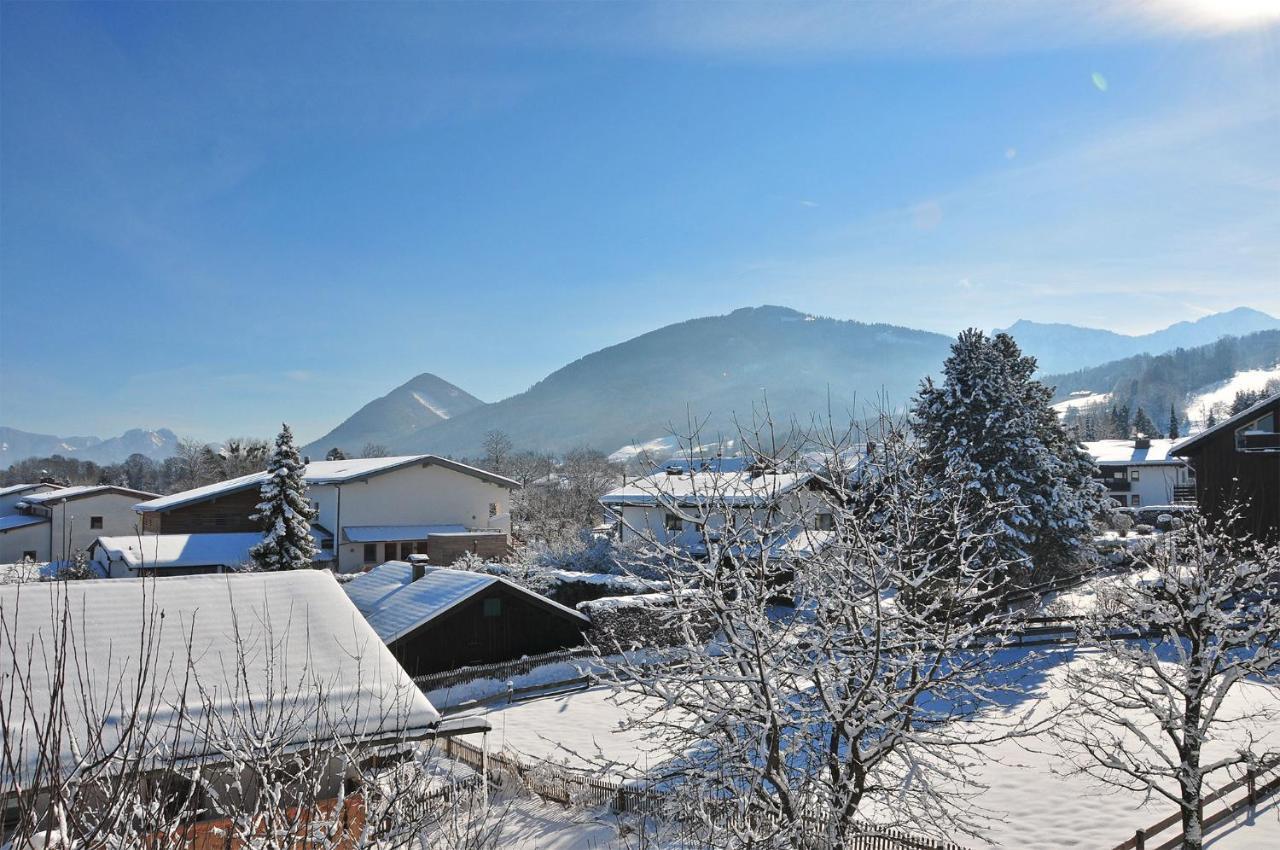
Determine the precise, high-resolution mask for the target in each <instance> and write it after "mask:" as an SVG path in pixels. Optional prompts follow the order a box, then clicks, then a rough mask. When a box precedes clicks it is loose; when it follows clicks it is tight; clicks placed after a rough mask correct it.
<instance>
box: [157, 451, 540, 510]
mask: <svg viewBox="0 0 1280 850" xmlns="http://www.w3.org/2000/svg"><path fill="white" fill-rule="evenodd" d="M414 464H422V465H424V466H443V467H445V468H446V469H452V470H454V471H455V472H461V473H463V474H464V475H471V476H473V477H476V478H481V479H483V480H485V481H488V482H490V483H491V484H498V485H499V486H503V487H510V488H513V489H514V488H518V487H519V486H520V484H519V482H516V481H512V480H511V479H510V478H505V477H503V476H501V475H496V474H494V473H492V472H488V471H486V470H483V469H478V468H476V467H474V466H467V465H466V464H465V463H458V462H457V461H454V460H449V459H447V458H442V457H437V456H435V455H402V456H399V457H365V458H351V459H349V460H313V461H312V462H311V463H308V464H307V468H306V471H305V472H304V473H303V476H304V478H305V479H306V482H307V484H308V485H319V484H342V483H345V482H347V481H356V480H359V479H361V478H368V477H369V476H372V475H380V474H382V473H384V472H391V471H392V470H395V469H400V468H401V467H405V466H412V465H414ZM266 478H267V473H266V472H251V473H249V474H248V475H241V476H240V477H238V478H228V479H227V480H226V481H218V482H215V483H213V484H206V485H205V486H203V487H195V488H193V489H191V490H183V491H182V492H181V493H172V494H170V495H168V496H161V497H160V498H158V499H151V500H150V501H147V502H143V503H142V504H140V505H137V506H136V507H135V509H136V510H137V511H139V512H140V513H148V512H150V511H167V510H169V509H171V508H176V507H179V506H180V505H189V504H192V503H193V502H203V501H205V500H206V499H216V498H218V497H219V496H225V495H226V494H228V493H235V492H238V491H240V490H246V489H248V488H250V487H258V486H261V485H262V482H263V481H265V480H266Z"/></svg>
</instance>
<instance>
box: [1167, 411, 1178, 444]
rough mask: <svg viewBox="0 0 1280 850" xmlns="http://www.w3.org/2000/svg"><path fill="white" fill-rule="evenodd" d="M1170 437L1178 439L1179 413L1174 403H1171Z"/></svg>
mask: <svg viewBox="0 0 1280 850" xmlns="http://www.w3.org/2000/svg"><path fill="white" fill-rule="evenodd" d="M1169 439H1170V440H1176V439H1178V414H1177V412H1175V411H1174V409H1173V405H1172V404H1170V405H1169Z"/></svg>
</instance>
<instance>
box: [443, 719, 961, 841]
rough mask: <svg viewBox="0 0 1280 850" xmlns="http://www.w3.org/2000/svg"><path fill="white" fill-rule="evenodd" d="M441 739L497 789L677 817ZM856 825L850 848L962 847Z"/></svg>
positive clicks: (634, 795)
mask: <svg viewBox="0 0 1280 850" xmlns="http://www.w3.org/2000/svg"><path fill="white" fill-rule="evenodd" d="M441 743H442V744H443V745H444V746H443V754H444V755H445V756H447V757H449V758H454V759H457V760H458V761H460V762H462V763H464V764H466V765H468V766H469V767H471V768H473V769H474V770H476V771H480V770H482V769H484V766H485V765H486V764H487V766H488V773H489V780H490V781H491V782H493V783H494V785H495V786H497V787H500V788H501V787H505V786H507V783H514V784H516V785H518V786H520V787H522V788H524V789H526V790H528V791H530V792H532V793H534V794H536V795H538V796H539V797H542V798H544V799H547V800H553V801H555V802H557V803H561V804H563V805H574V806H580V807H584V808H593V807H602V806H607V807H608V808H609V809H610V810H611V811H613V812H616V813H618V814H639V815H646V816H655V817H661V816H664V815H665V816H667V817H674V818H677V819H678V818H679V812H678V810H677V809H675V808H674V806H673V803H674V802H675V801H674V800H673V799H672V798H671V797H669V796H668V795H666V794H664V793H662V792H660V791H655V790H653V789H650V788H636V787H631V786H628V785H626V784H624V783H620V782H612V781H609V780H604V779H597V778H594V777H590V776H584V775H582V774H577V773H573V772H571V771H568V770H565V769H563V768H560V767H558V766H556V765H552V764H541V765H537V766H533V767H530V766H529V765H526V764H524V763H522V762H521V761H520V760H519V759H517V758H515V757H514V756H511V755H509V754H507V753H501V752H499V753H489V756H488V759H487V760H486V759H485V757H484V754H483V752H482V751H481V749H480V748H479V747H476V746H474V745H472V744H469V743H467V742H465V741H462V740H460V739H458V738H445V739H443V740H442V741H441ZM731 818H732V816H731V815H730V816H728V817H726V819H725V820H726V823H727V822H729V821H730V820H731ZM720 825H721V826H723V825H726V824H720ZM857 828H858V830H859V834H858V835H856V836H853V837H852V838H848V839H846V840H845V841H844V842H843V843H844V846H845V847H846V848H848V850H965V848H963V847H961V846H959V845H957V844H952V843H951V842H949V841H944V840H941V839H935V838H926V837H923V836H919V835H913V834H911V833H909V832H906V831H904V830H901V829H891V828H881V827H876V826H874V825H871V824H859V825H858V827H857ZM826 831H827V830H826V829H825V825H824V824H823V823H821V822H820V821H814V822H813V826H812V830H811V834H812V835H813V836H814V838H815V840H816V841H819V842H820V841H821V840H822V836H823V835H824V834H825V833H826ZM814 846H821V845H820V844H815V845H814Z"/></svg>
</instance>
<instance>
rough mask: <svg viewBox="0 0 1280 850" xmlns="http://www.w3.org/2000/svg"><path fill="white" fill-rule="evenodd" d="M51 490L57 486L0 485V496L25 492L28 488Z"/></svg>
mask: <svg viewBox="0 0 1280 850" xmlns="http://www.w3.org/2000/svg"><path fill="white" fill-rule="evenodd" d="M42 487H43V488H45V489H48V490H52V489H54V488H55V487H57V485H56V484H10V485H9V486H8V487H0V497H4V496H12V495H13V494H14V493H25V492H27V491H28V490H39V489H40V488H42Z"/></svg>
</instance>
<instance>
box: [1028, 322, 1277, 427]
mask: <svg viewBox="0 0 1280 850" xmlns="http://www.w3.org/2000/svg"><path fill="white" fill-rule="evenodd" d="M1278 364H1280V330H1269V331H1261V332H1258V333H1253V334H1249V335H1247V336H1242V337H1226V338H1224V339H1220V340H1218V341H1217V342H1214V343H1211V344H1209V345H1202V346H1198V347H1196V348H1179V349H1177V350H1176V351H1171V352H1169V353H1166V354H1161V355H1157V356H1152V355H1148V354H1140V355H1137V356H1135V357H1127V358H1125V359H1123V360H1116V361H1113V362H1111V363H1104V364H1102V365H1101V366H1095V367H1093V368H1090V369H1081V370H1079V371H1076V372H1071V373H1068V374H1063V375H1049V376H1047V377H1044V378H1042V379H1041V380H1043V381H1044V382H1045V383H1047V384H1049V385H1051V386H1053V387H1056V392H1055V394H1054V400H1055V401H1057V402H1061V403H1062V405H1061V407H1062V408H1065V407H1067V406H1068V403H1071V405H1073V406H1075V407H1076V408H1077V409H1080V408H1084V407H1087V406H1088V405H1089V404H1098V405H1106V406H1108V407H1109V406H1111V405H1113V404H1120V405H1124V404H1127V405H1128V406H1129V407H1130V409H1131V410H1133V411H1136V410H1137V409H1138V408H1139V407H1142V408H1143V409H1145V410H1146V411H1147V412H1148V413H1149V414H1150V415H1151V416H1152V418H1153V419H1154V420H1155V421H1156V422H1157V423H1158V424H1159V425H1161V426H1162V427H1163V426H1164V424H1165V423H1166V422H1167V421H1168V417H1169V406H1170V405H1171V404H1172V405H1173V407H1174V409H1175V410H1176V411H1177V413H1178V417H1179V419H1180V420H1181V419H1183V418H1184V417H1185V416H1186V415H1187V414H1188V413H1190V414H1191V418H1192V419H1193V420H1194V419H1196V418H1197V417H1198V416H1199V410H1198V405H1200V404H1202V403H1203V399H1205V398H1217V396H1216V395H1214V394H1213V393H1214V392H1215V389H1216V390H1224V388H1229V387H1230V386H1232V384H1231V382H1232V381H1233V380H1236V376H1237V375H1241V374H1246V373H1249V372H1252V371H1255V370H1256V371H1258V372H1259V373H1260V374H1266V373H1267V370H1270V369H1272V368H1273V367H1275V366H1277V365H1278ZM1263 383H1265V380H1264V381H1263ZM1240 386H1241V387H1244V384H1243V383H1241V384H1240ZM1250 386H1252V384H1250ZM1225 391H1229V392H1231V393H1232V394H1234V393H1233V391H1230V390H1229V389H1226V390H1225ZM1219 394H1222V393H1219ZM1073 397H1074V398H1073ZM1224 397H1225V396H1224ZM1197 399H1200V401H1197ZM1060 409H1061V408H1060Z"/></svg>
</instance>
